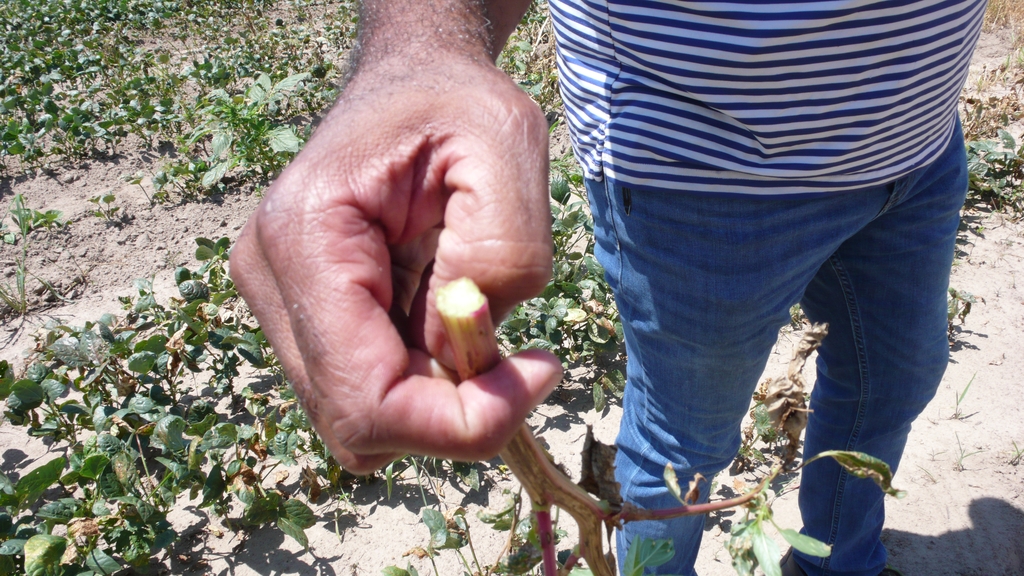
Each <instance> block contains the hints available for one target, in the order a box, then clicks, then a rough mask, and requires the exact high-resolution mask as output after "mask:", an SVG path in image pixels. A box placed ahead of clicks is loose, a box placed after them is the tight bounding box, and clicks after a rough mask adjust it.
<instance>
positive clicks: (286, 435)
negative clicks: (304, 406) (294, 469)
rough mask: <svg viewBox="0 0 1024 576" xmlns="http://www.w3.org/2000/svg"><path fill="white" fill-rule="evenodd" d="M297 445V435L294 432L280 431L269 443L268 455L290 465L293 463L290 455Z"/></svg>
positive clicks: (293, 460)
mask: <svg viewBox="0 0 1024 576" xmlns="http://www.w3.org/2000/svg"><path fill="white" fill-rule="evenodd" d="M298 444H299V437H298V435H296V434H295V433H294V432H285V431H284V430H282V431H280V432H278V433H277V435H275V436H274V439H273V440H271V441H270V446H269V448H270V453H271V454H272V455H273V456H274V457H275V458H277V459H279V460H281V461H282V462H284V463H285V464H288V465H291V464H293V463H294V462H295V458H294V457H293V456H292V454H293V453H294V452H295V449H296V448H297V447H298Z"/></svg>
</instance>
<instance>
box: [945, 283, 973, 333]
mask: <svg viewBox="0 0 1024 576" xmlns="http://www.w3.org/2000/svg"><path fill="white" fill-rule="evenodd" d="M947 301H948V303H949V304H948V306H949V308H948V311H947V315H946V320H947V322H948V324H949V326H948V330H949V340H950V342H952V341H953V320H956V319H958V318H959V319H960V325H961V326H963V325H964V322H966V321H967V315H968V314H970V313H971V306H972V305H973V304H977V303H978V301H977V299H976V298H975V297H974V295H973V294H971V293H970V292H965V291H963V290H957V289H956V288H952V287H950V289H949V298H948V299H947Z"/></svg>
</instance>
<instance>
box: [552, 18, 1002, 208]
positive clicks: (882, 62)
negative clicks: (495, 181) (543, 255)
mask: <svg viewBox="0 0 1024 576" xmlns="http://www.w3.org/2000/svg"><path fill="white" fill-rule="evenodd" d="M985 4H986V0H832V1H819V0H788V1H784V2H770V1H767V0H733V1H731V2H717V1H684V0H550V7H551V16H552V21H553V23H554V30H555V38H556V42H557V46H558V71H559V79H560V82H561V88H562V97H563V100H564V102H565V108H566V117H567V120H568V123H569V128H570V133H571V135H572V140H573V148H574V150H575V152H576V155H577V157H578V159H579V160H580V162H581V163H582V164H583V167H584V171H585V175H586V176H587V177H589V178H594V179H601V178H602V177H609V178H611V179H612V180H613V181H615V182H617V183H620V184H622V185H625V186H634V187H637V188H641V189H662V190H693V191H701V192H711V193H740V194H774V195H780V194H781V195H789V194H806V193H823V192H833V191H841V190H852V189H858V188H865V187H869V186H873V185H878V184H881V183H884V182H887V181H890V180H893V179H895V178H898V177H899V176H901V175H903V174H906V173H907V172H910V171H911V170H914V169H915V168H918V167H920V166H923V165H925V164H927V163H928V162H929V161H931V160H933V159H934V158H935V157H936V156H937V155H938V154H939V153H940V152H941V151H942V149H943V148H944V147H945V145H946V143H947V142H948V138H949V137H950V136H951V132H952V129H953V125H954V121H955V116H956V106H957V99H958V96H959V93H960V89H961V88H962V86H963V83H964V80H965V78H966V76H967V69H968V65H969V63H970V58H971V54H972V52H973V50H974V45H975V43H976V42H977V38H978V34H979V33H980V30H981V24H982V17H983V15H984V12H985Z"/></svg>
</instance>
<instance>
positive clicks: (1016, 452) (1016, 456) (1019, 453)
mask: <svg viewBox="0 0 1024 576" xmlns="http://www.w3.org/2000/svg"><path fill="white" fill-rule="evenodd" d="M1011 443H1012V444H1013V450H1012V451H1011V452H1010V461H1009V463H1010V466H1016V465H1018V464H1020V461H1021V458H1024V448H1018V447H1017V441H1016V440H1011Z"/></svg>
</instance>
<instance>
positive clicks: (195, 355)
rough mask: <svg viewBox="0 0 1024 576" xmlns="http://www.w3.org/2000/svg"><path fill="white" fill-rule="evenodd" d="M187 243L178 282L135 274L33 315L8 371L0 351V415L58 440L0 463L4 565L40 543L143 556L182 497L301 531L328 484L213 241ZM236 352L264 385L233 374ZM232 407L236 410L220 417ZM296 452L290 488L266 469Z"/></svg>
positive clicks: (68, 563)
mask: <svg viewBox="0 0 1024 576" xmlns="http://www.w3.org/2000/svg"><path fill="white" fill-rule="evenodd" d="M196 242H197V249H196V259H197V260H198V261H200V263H201V265H200V266H199V267H198V268H196V269H189V268H184V267H182V268H178V269H177V270H176V271H175V281H176V283H177V285H178V292H179V297H176V298H172V299H170V300H169V301H168V302H166V303H161V302H158V301H157V298H156V296H155V294H154V293H153V287H152V281H151V280H138V281H136V291H137V296H135V297H123V298H122V299H121V301H122V304H123V305H124V313H123V315H120V316H115V315H112V314H105V315H103V316H102V317H100V318H99V319H98V320H97V321H93V322H87V323H85V324H84V325H82V326H72V325H65V324H57V323H51V324H48V325H47V326H46V327H45V329H44V330H43V332H42V333H41V334H40V335H39V336H38V340H37V343H36V346H35V349H34V352H33V354H32V356H31V357H30V363H29V365H28V367H27V369H26V370H25V372H24V374H22V375H20V376H18V377H16V376H15V374H14V372H13V370H11V369H10V366H9V365H8V364H6V363H3V364H2V365H0V399H2V400H6V411H5V413H4V416H5V418H6V420H7V421H8V422H10V423H11V424H12V425H14V426H20V427H24V428H25V429H26V432H27V433H28V434H29V435H32V436H45V437H48V438H50V439H52V441H53V442H54V444H53V446H52V447H51V451H53V452H57V453H63V455H62V456H60V457H58V458H57V459H54V460H52V461H50V462H49V463H47V464H45V465H43V466H42V467H40V468H37V471H32V472H30V473H28V474H26V475H25V476H24V477H22V478H21V480H19V481H18V482H11V481H6V480H5V479H3V478H0V508H2V510H0V565H2V566H4V567H6V568H7V570H5V573H11V572H20V571H22V570H27V571H28V573H29V574H34V573H39V574H42V573H49V572H47V571H53V570H56V569H57V564H55V563H54V562H55V560H54V559H53V558H52V557H51V556H52V555H53V554H56V560H57V561H60V569H61V570H71V571H72V572H71V573H84V572H85V571H87V570H92V571H94V572H97V573H105V574H106V573H113V572H115V571H117V570H120V569H121V568H123V567H125V566H136V567H138V566H144V565H146V564H147V563H148V562H149V558H150V557H151V556H152V555H154V554H156V553H157V552H159V551H160V550H162V549H164V548H166V547H168V546H170V545H171V544H172V543H173V542H174V540H175V539H176V537H177V535H176V533H175V532H174V530H173V529H172V528H171V526H170V524H169V523H168V522H167V520H166V516H167V514H168V513H169V512H170V510H171V509H173V508H174V507H175V506H178V505H179V501H180V499H183V498H184V499H188V500H191V501H193V502H194V503H195V505H196V506H197V507H199V508H208V509H209V510H211V511H212V512H213V513H214V514H218V515H226V514H228V512H229V510H231V509H232V503H233V502H234V503H237V509H238V510H240V513H239V514H238V515H237V516H235V517H233V518H230V519H229V522H230V523H232V524H234V525H241V526H259V525H263V524H274V525H276V526H277V527H278V528H279V529H281V530H282V531H283V532H284V533H286V534H288V535H289V536H291V537H292V538H294V539H295V540H297V541H298V542H299V543H301V544H302V545H303V546H306V545H308V540H307V537H306V535H305V529H306V528H309V527H310V526H312V524H313V522H314V520H315V518H314V515H313V512H312V511H311V509H310V508H309V506H308V505H307V504H306V502H305V500H307V499H308V500H316V499H318V498H319V497H320V493H321V490H323V489H331V490H333V489H334V488H335V487H338V488H340V485H341V484H340V483H341V481H342V471H341V468H340V466H339V465H338V464H337V462H336V461H335V460H334V459H333V458H332V457H331V456H330V454H329V452H328V451H327V449H326V447H325V446H324V445H323V443H322V442H321V441H320V439H319V437H317V436H316V435H315V434H314V433H313V432H312V428H311V424H310V422H309V419H308V418H307V417H306V416H305V414H304V413H303V412H302V410H301V409H300V408H299V405H298V402H297V400H296V398H295V396H294V394H293V393H292V392H291V390H290V389H289V388H288V386H287V385H286V383H285V382H284V381H283V378H282V377H281V373H280V368H279V366H278V365H277V362H276V360H275V358H274V356H273V355H272V354H271V353H270V351H269V348H268V345H267V342H266V340H265V339H264V338H263V334H262V331H261V330H260V329H259V327H258V326H256V325H255V324H254V323H253V322H252V319H251V317H249V316H248V315H247V313H246V312H245V308H244V307H242V306H240V305H239V304H240V301H239V299H238V297H237V294H236V292H235V289H234V285H233V283H232V282H231V280H230V278H229V277H228V275H227V273H226V263H227V257H228V251H229V243H228V240H227V239H226V238H221V239H220V240H217V241H213V240H208V239H204V238H199V239H197V240H196ZM243 364H247V365H249V366H250V367H251V368H253V369H255V370H257V371H260V372H263V373H264V374H266V376H268V377H269V380H270V381H271V382H272V384H271V387H270V389H268V390H265V391H257V390H256V389H254V388H253V387H250V386H246V387H242V388H241V389H238V387H237V384H236V379H237V378H238V376H239V370H240V368H241V367H242V366H243ZM213 398H227V399H229V400H230V402H228V403H227V404H226V405H224V404H218V403H217V402H216V401H215V400H212V399H213ZM240 414H245V415H246V419H245V420H247V421H248V422H250V423H236V422H232V421H229V419H231V420H237V419H238V418H237V416H239V415H240ZM300 459H301V462H300ZM296 467H298V468H300V476H301V482H300V485H299V486H300V487H299V488H298V489H296V491H295V492H293V493H289V492H286V491H283V490H282V486H281V485H280V484H278V482H279V480H278V478H279V476H278V473H279V471H280V470H281V469H282V468H296ZM286 475H287V474H286ZM275 484H277V486H276V487H273V488H271V487H269V486H274V485H275ZM51 487H60V488H61V490H59V491H56V492H55V491H47V490H48V489H49V488H51ZM300 491H305V492H306V494H307V496H306V497H303V496H302V495H301V494H300ZM5 519H6V520H5ZM58 525H60V526H66V528H61V529H59V530H58V529H57V528H56V527H57V526H58ZM58 552H59V553H58ZM62 555H63V556H62ZM62 558H63V559H62ZM97 566H99V568H98V567H97ZM40 570H42V571H40Z"/></svg>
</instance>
